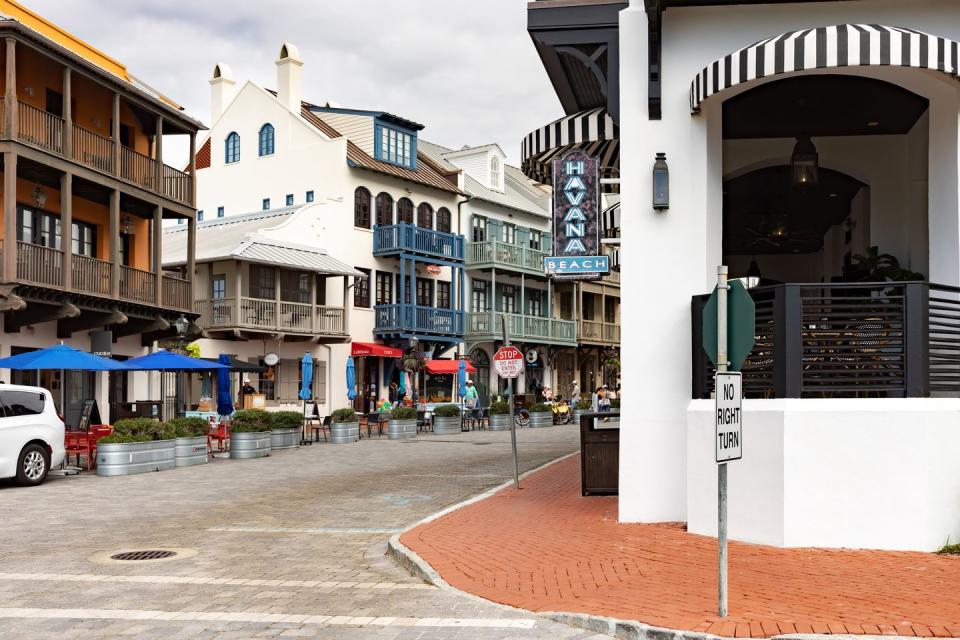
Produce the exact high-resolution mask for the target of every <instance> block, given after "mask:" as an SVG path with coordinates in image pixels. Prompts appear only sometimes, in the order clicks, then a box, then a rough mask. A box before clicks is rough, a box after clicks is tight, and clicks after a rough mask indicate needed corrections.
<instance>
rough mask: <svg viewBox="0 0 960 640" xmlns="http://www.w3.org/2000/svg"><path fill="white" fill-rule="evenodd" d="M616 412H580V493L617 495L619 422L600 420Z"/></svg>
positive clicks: (618, 481) (615, 415)
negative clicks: (581, 413)
mask: <svg viewBox="0 0 960 640" xmlns="http://www.w3.org/2000/svg"><path fill="white" fill-rule="evenodd" d="M619 417H620V414H619V413H613V412H607V413H594V412H592V411H591V412H586V413H584V414H583V415H581V416H580V493H581V494H582V495H585V496H596V495H607V496H610V495H613V496H615V495H617V494H618V493H619V490H620V423H619V421H617V422H603V418H619Z"/></svg>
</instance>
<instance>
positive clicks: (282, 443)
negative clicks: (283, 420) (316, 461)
mask: <svg viewBox="0 0 960 640" xmlns="http://www.w3.org/2000/svg"><path fill="white" fill-rule="evenodd" d="M299 448H300V429H273V430H271V431H270V450H271V451H276V450H278V449H299Z"/></svg>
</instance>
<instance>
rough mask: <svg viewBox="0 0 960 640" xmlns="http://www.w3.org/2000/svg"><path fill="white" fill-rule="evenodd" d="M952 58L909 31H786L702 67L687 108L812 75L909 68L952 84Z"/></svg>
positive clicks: (950, 51) (952, 47)
mask: <svg viewBox="0 0 960 640" xmlns="http://www.w3.org/2000/svg"><path fill="white" fill-rule="evenodd" d="M958 57H960V45H958V44H957V42H955V41H953V40H948V39H946V38H941V37H938V36H933V35H930V34H928V33H923V32H922V31H917V30H915V29H904V28H901V27H884V26H881V25H875V24H840V25H836V26H833V27H819V28H814V29H804V30H801V31H789V32H787V33H784V34H781V35H778V36H774V37H772V38H767V39H765V40H761V41H760V42H757V43H755V44H752V45H750V46H749V47H744V48H743V49H740V50H739V51H734V52H733V53H731V54H729V55H726V56H724V57H722V58H720V59H718V60H715V61H714V62H713V63H712V64H709V65H707V66H706V67H704V69H703V71H701V72H700V73H699V74H697V77H696V78H695V79H694V80H693V83H692V84H691V85H690V108H691V110H692V111H693V112H694V113H698V112H699V111H700V105H701V103H702V102H703V101H704V100H706V99H707V98H709V97H710V96H712V95H714V94H717V93H720V92H721V91H723V90H725V89H729V88H731V87H735V86H737V85H738V84H742V83H744V82H750V81H751V80H757V79H760V78H767V77H771V76H776V75H780V74H784V73H792V72H796V71H807V70H813V69H832V68H840V67H870V66H872V67H879V66H894V67H912V68H915V69H930V70H933V71H939V72H941V73H944V74H947V75H950V76H953V77H954V78H956V77H957V75H958V68H960V66H958V65H960V60H958Z"/></svg>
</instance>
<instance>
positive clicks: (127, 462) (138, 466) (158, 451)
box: [97, 440, 206, 476]
mask: <svg viewBox="0 0 960 640" xmlns="http://www.w3.org/2000/svg"><path fill="white" fill-rule="evenodd" d="M175 442H176V441H175V440H156V441H152V442H125V443H113V444H100V445H97V475H98V476H128V475H131V474H134V473H147V472H148V471H166V470H167V469H173V468H174V467H176V466H177V460H176V447H175V445H174V443H175ZM204 446H206V445H204Z"/></svg>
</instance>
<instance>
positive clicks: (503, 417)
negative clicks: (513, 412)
mask: <svg viewBox="0 0 960 640" xmlns="http://www.w3.org/2000/svg"><path fill="white" fill-rule="evenodd" d="M509 428H510V405H508V404H507V403H506V402H504V401H503V400H497V401H496V402H491V403H490V430H491V431H503V430H505V429H509Z"/></svg>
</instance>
